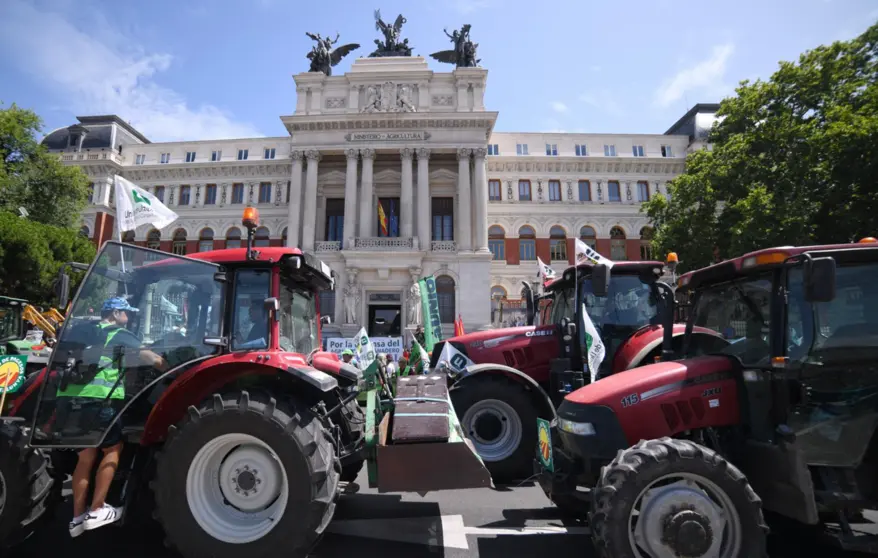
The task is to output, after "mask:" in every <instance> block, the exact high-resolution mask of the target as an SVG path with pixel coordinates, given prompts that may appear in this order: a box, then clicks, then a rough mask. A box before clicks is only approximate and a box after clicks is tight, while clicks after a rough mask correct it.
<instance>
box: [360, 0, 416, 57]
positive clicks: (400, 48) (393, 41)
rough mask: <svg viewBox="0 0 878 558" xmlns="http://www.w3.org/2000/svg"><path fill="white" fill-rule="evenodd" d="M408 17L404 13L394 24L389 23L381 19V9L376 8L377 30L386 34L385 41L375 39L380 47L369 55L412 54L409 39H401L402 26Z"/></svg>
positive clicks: (397, 17)
mask: <svg viewBox="0 0 878 558" xmlns="http://www.w3.org/2000/svg"><path fill="white" fill-rule="evenodd" d="M405 22H406V19H405V17H404V16H403V15H402V14H399V15H398V16H396V21H394V22H393V25H388V24H387V23H385V22H384V20H383V19H381V10H375V30H376V31H381V33H382V34H383V35H384V41H381V40H379V39H375V45H376V46H377V47H378V48H376V49H375V51H374V52H373V53H372V54H370V55H369V56H370V57H372V58H375V57H379V56H411V55H412V47H411V46H409V40H408V39H403V40H400V38H399V37H400V34H401V33H402V26H403V24H405Z"/></svg>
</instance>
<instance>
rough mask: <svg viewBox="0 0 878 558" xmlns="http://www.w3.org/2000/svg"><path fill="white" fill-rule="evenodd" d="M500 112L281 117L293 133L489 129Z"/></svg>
mask: <svg viewBox="0 0 878 558" xmlns="http://www.w3.org/2000/svg"><path fill="white" fill-rule="evenodd" d="M498 114H499V113H497V112H487V111H486V112H471V113H460V112H454V113H451V112H449V113H437V112H424V113H416V112H415V113H405V116H404V117H401V116H400V115H399V114H398V113H386V114H382V113H377V114H376V113H368V114H338V115H328V114H321V115H301V116H299V115H292V116H282V117H281V121H282V122H283V123H284V125H285V126H286V127H287V130H288V131H289V132H290V133H291V134H293V133H301V132H326V131H336V130H414V129H417V130H425V129H426V130H430V129H443V128H455V129H461V128H475V129H480V130H486V131H487V132H488V133H490V132H491V131H492V130H493V129H494V124H495V123H496V121H497V115H498Z"/></svg>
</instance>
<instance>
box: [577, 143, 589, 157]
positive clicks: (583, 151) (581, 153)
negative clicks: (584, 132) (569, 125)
mask: <svg viewBox="0 0 878 558" xmlns="http://www.w3.org/2000/svg"><path fill="white" fill-rule="evenodd" d="M576 156H577V157H587V156H588V148H587V147H586V146H585V144H584V143H578V144H576Z"/></svg>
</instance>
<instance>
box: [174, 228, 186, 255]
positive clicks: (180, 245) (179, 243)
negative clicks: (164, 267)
mask: <svg viewBox="0 0 878 558" xmlns="http://www.w3.org/2000/svg"><path fill="white" fill-rule="evenodd" d="M173 251H174V253H175V254H177V255H179V256H185V255H186V231H185V230H184V229H177V230H176V231H174V248H173Z"/></svg>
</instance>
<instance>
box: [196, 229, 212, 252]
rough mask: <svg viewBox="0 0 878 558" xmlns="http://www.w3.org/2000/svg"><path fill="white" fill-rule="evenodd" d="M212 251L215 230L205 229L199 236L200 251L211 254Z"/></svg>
mask: <svg viewBox="0 0 878 558" xmlns="http://www.w3.org/2000/svg"><path fill="white" fill-rule="evenodd" d="M211 250H213V229H212V228H210V227H205V228H203V229H201V233H200V234H199V235H198V251H199V252H209V251H211Z"/></svg>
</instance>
